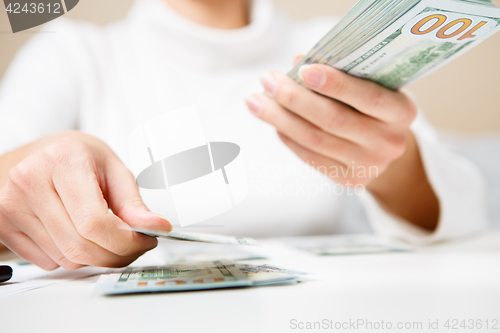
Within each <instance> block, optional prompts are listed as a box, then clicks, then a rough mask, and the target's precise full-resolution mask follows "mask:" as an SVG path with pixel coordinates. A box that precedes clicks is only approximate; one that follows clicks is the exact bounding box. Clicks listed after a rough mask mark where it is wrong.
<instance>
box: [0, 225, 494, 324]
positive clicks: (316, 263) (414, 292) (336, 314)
mask: <svg viewBox="0 0 500 333" xmlns="http://www.w3.org/2000/svg"><path fill="white" fill-rule="evenodd" d="M278 242H279V241H278V240H273V241H265V242H264V244H265V245H268V246H271V247H274V248H275V250H276V251H275V253H276V255H275V258H273V260H272V261H271V263H273V264H279V265H280V266H283V267H287V268H293V269H299V270H303V271H311V272H314V273H316V278H315V279H314V280H311V281H306V282H303V283H300V284H297V285H286V286H269V287H258V288H238V289H225V290H211V291H195V292H179V293H163V294H144V295H129V296H113V297H105V296H100V295H98V294H97V293H96V292H95V291H94V284H95V281H96V280H97V278H96V277H92V278H87V279H84V280H79V281H72V282H68V283H63V284H58V285H54V286H50V287H47V288H43V289H38V290H33V291H29V292H25V293H21V294H17V295H12V296H8V297H5V298H2V299H1V300H0V317H1V321H0V332H45V331H47V332H48V331H50V332H65V333H66V332H148V331H150V332H289V331H290V332H296V331H314V330H307V329H304V330H300V328H301V327H303V328H306V327H307V325H308V323H309V325H314V323H315V322H319V324H322V325H323V327H322V328H323V329H318V330H316V331H353V332H380V331H386V329H382V328H381V325H384V326H383V327H384V328H387V326H388V325H391V326H392V329H393V330H394V331H395V332H427V331H429V332H446V331H456V330H452V329H451V328H452V327H453V324H454V323H455V322H454V320H456V323H457V324H456V328H458V329H459V331H462V332H482V331H485V332H495V331H497V332H500V233H490V234H489V235H483V236H480V237H474V238H470V239H467V240H461V241H457V242H453V243H448V244H441V245H436V246H432V247H427V248H423V249H418V250H416V251H415V252H410V253H387V254H371V255H351V256H330V257H324V256H323V257H318V256H314V255H311V254H308V253H305V252H301V251H299V250H293V249H288V248H285V247H280V246H279V245H275V244H278ZM159 250H161V249H159ZM155 251H156V250H155ZM464 319H465V320H466V322H462V321H463V320H464ZM436 320H438V325H439V329H437V330H436V329H433V330H429V329H428V326H429V321H431V322H432V323H434V325H435V323H436ZM447 320H449V322H448V324H449V326H450V328H449V329H448V328H446V327H445V324H446V321H447ZM469 320H474V322H471V321H469ZM477 320H480V321H481V325H482V327H481V329H479V328H478V322H477ZM495 320H496V321H497V322H498V324H497V325H496V329H493V330H492V329H491V326H492V324H494V323H495ZM361 321H364V322H365V323H366V324H363V325H361V323H362V322H361ZM487 321H488V322H487ZM367 322H370V323H371V325H372V329H370V327H369V326H367V325H369V324H368V323H367ZM354 323H358V324H359V325H358V326H357V327H356V326H354V325H353V324H354ZM464 324H465V325H468V327H471V328H470V329H469V328H467V329H465V330H464V329H463V327H461V326H460V325H464ZM316 325H318V324H316ZM335 325H337V329H335ZM339 325H343V326H344V330H342V329H338V328H339ZM346 325H351V326H346ZM397 325H403V327H404V326H407V329H401V330H398V329H396V328H397ZM420 325H421V326H420ZM486 325H488V326H490V327H489V329H488V330H487V329H486ZM377 327H379V328H378V329H376V328H377ZM419 327H421V329H418V328H419ZM330 328H333V329H330Z"/></svg>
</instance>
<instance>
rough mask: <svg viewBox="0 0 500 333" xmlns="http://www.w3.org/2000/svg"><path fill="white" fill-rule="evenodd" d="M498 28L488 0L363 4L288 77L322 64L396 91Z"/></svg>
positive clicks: (498, 16)
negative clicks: (307, 65)
mask: <svg viewBox="0 0 500 333" xmlns="http://www.w3.org/2000/svg"><path fill="white" fill-rule="evenodd" d="M498 30H500V8H498V7H496V6H495V5H494V4H493V3H492V2H491V0H361V1H359V2H358V3H357V4H356V5H355V6H354V7H353V8H352V9H351V10H350V11H349V12H348V13H347V15H346V16H345V17H344V18H342V20H340V22H339V23H338V24H337V25H336V26H335V27H334V28H333V29H332V30H331V31H330V32H329V33H327V34H326V35H325V36H324V37H323V38H322V39H321V40H320V41H319V42H318V43H317V44H316V45H315V46H314V48H313V49H312V50H311V51H310V52H309V53H308V54H307V55H306V56H305V57H304V58H303V59H302V60H301V62H300V63H299V64H298V65H297V66H296V67H295V68H294V69H293V70H292V71H291V72H290V73H289V75H290V76H291V77H292V78H293V79H294V80H295V81H297V82H298V83H301V84H302V81H301V79H300V77H299V76H300V75H299V74H300V72H299V69H300V67H301V66H302V65H305V64H316V63H317V64H326V65H329V66H332V67H335V68H338V69H340V70H342V71H344V72H346V73H349V74H351V75H354V76H358V77H361V78H364V79H367V80H371V81H373V82H376V83H378V84H380V85H382V86H384V87H387V88H389V89H398V88H400V87H402V86H403V85H405V84H407V83H409V82H413V81H415V80H417V79H419V78H421V77H423V76H424V75H426V74H428V73H430V72H431V71H432V70H434V69H436V68H438V67H439V66H442V65H444V64H445V63H447V62H448V61H450V60H452V59H453V58H455V57H457V56H459V55H460V54H462V53H463V52H466V51H468V50H470V49H471V48H472V47H474V46H475V45H477V44H479V43H480V42H481V41H484V40H485V39H487V38H488V37H490V36H491V35H492V34H494V33H495V32H497V31H498Z"/></svg>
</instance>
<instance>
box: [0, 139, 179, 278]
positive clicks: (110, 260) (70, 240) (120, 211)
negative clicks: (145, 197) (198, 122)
mask: <svg viewBox="0 0 500 333" xmlns="http://www.w3.org/2000/svg"><path fill="white" fill-rule="evenodd" d="M13 160H14V161H16V162H14V163H12V161H13ZM9 161H10V163H11V165H13V166H12V167H11V168H8V169H7V168H6V167H5V165H6V164H7V163H9ZM0 164H4V165H3V170H4V172H3V173H4V174H1V173H2V172H1V171H0V186H2V184H3V186H2V187H1V188H0V242H1V243H3V244H4V245H5V246H7V247H8V248H9V249H10V250H12V251H13V252H14V253H16V254H17V255H18V256H20V257H21V258H23V259H24V260H26V261H29V262H31V263H33V264H35V265H37V266H39V267H41V268H43V269H46V270H52V269H55V268H57V267H59V266H61V267H63V268H66V269H76V268H79V267H82V266H83V265H93V266H102V267H123V266H127V265H128V264H130V263H132V262H133V261H134V260H136V259H137V258H138V257H139V256H141V255H142V254H143V253H145V252H147V251H149V250H151V249H153V248H155V247H156V245H157V240H156V238H153V237H149V236H146V235H143V234H140V233H137V232H134V231H131V230H130V226H132V227H138V228H143V229H152V230H158V231H164V232H170V231H171V230H172V226H171V225H170V223H169V222H168V221H167V220H165V219H164V218H162V217H160V216H158V215H156V214H154V213H152V212H150V211H149V210H148V209H147V208H146V206H145V205H144V203H143V202H142V199H141V197H140V195H139V191H138V188H137V185H136V183H135V179H134V176H133V175H132V174H131V173H130V171H129V170H128V169H127V168H126V167H125V165H123V163H122V162H121V161H120V159H119V158H118V157H117V156H116V155H115V154H114V153H113V151H112V150H111V149H110V148H109V147H108V146H107V145H106V144H105V143H104V142H102V141H100V140H99V139H97V138H95V137H92V136H90V135H86V134H83V133H81V132H65V133H61V134H58V135H55V136H51V137H47V138H44V139H41V140H40V141H37V142H35V143H32V144H30V145H28V146H25V147H23V148H20V149H18V150H17V151H14V152H11V153H8V154H6V155H4V156H2V157H0ZM0 166H1V165H0ZM0 169H2V168H0ZM7 170H8V176H7ZM2 180H4V181H2ZM108 208H110V209H111V210H112V211H113V213H111V212H109V211H108Z"/></svg>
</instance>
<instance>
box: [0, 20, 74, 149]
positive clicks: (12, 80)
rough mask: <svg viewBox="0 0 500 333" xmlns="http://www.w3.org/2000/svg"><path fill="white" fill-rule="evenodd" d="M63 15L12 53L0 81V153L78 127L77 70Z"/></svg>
mask: <svg viewBox="0 0 500 333" xmlns="http://www.w3.org/2000/svg"><path fill="white" fill-rule="evenodd" d="M65 21H66V20H64V19H61V20H57V22H53V23H49V24H47V25H45V26H44V28H43V29H42V30H41V31H40V32H38V33H37V34H36V35H35V36H33V37H32V38H31V39H30V40H29V41H28V43H27V44H26V45H24V46H23V47H22V48H21V50H20V51H19V52H18V54H17V55H16V57H15V59H14V61H13V62H12V64H11V66H10V67H9V69H8V71H7V73H6V75H5V76H4V79H3V81H2V83H1V85H0V155H2V154H4V153H6V152H8V151H10V150H13V149H16V148H18V147H20V146H22V145H24V144H27V143H29V142H32V141H34V140H36V139H38V138H40V137H43V136H46V135H51V134H55V133H57V132H60V131H64V130H70V129H75V128H76V127H77V112H78V110H77V105H78V101H77V91H78V89H77V74H76V69H75V65H74V64H73V63H72V57H71V54H70V53H71V52H70V50H69V47H68V46H69V45H70V43H69V39H68V38H69V30H71V29H67V24H66V23H65Z"/></svg>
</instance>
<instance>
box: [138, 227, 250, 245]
mask: <svg viewBox="0 0 500 333" xmlns="http://www.w3.org/2000/svg"><path fill="white" fill-rule="evenodd" d="M132 230H134V231H136V232H140V233H142V234H145V235H148V236H153V237H162V238H166V239H170V240H179V241H188V242H202V243H214V244H234V245H256V244H257V242H256V241H255V239H253V238H248V237H233V236H226V235H216V234H206V233H194V232H174V231H172V232H169V233H164V232H161V231H155V230H149V229H141V228H133V229H132Z"/></svg>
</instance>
